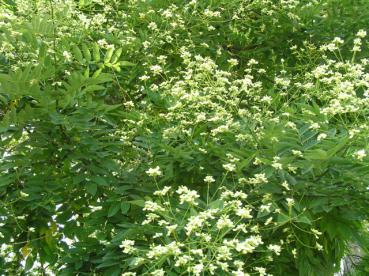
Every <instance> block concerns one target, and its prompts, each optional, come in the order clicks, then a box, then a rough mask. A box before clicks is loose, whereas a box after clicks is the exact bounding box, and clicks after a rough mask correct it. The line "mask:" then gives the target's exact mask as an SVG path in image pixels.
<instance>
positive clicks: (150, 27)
mask: <svg viewBox="0 0 369 276" xmlns="http://www.w3.org/2000/svg"><path fill="white" fill-rule="evenodd" d="M147 27H148V28H149V29H150V30H152V31H156V30H157V29H158V25H156V23H155V22H150V23H149V25H148V26H147Z"/></svg>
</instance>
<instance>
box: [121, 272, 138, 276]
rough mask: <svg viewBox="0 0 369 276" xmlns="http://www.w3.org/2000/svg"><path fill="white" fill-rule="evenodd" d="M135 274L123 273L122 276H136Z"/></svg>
mask: <svg viewBox="0 0 369 276" xmlns="http://www.w3.org/2000/svg"><path fill="white" fill-rule="evenodd" d="M136 275H137V274H136V272H124V273H123V274H122V276H136Z"/></svg>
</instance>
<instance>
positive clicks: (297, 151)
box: [291, 150, 303, 157]
mask: <svg viewBox="0 0 369 276" xmlns="http://www.w3.org/2000/svg"><path fill="white" fill-rule="evenodd" d="M291 152H292V154H293V155H295V156H297V157H302V156H303V155H302V152H301V151H300V150H292V151H291Z"/></svg>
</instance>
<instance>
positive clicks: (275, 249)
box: [268, 244, 282, 255]
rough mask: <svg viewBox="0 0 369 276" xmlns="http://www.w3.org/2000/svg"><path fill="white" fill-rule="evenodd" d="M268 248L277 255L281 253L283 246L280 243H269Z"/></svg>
mask: <svg viewBox="0 0 369 276" xmlns="http://www.w3.org/2000/svg"><path fill="white" fill-rule="evenodd" d="M268 249H269V250H270V251H273V252H274V253H275V254H276V255H280V254H281V250H282V248H281V246H280V245H277V244H270V245H268Z"/></svg>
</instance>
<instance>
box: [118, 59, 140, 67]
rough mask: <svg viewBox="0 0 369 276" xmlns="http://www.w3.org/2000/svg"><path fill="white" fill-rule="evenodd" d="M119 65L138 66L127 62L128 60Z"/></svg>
mask: <svg viewBox="0 0 369 276" xmlns="http://www.w3.org/2000/svg"><path fill="white" fill-rule="evenodd" d="M119 64H120V65H121V66H135V65H136V64H134V63H132V62H129V61H126V60H123V61H121V62H119Z"/></svg>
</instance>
